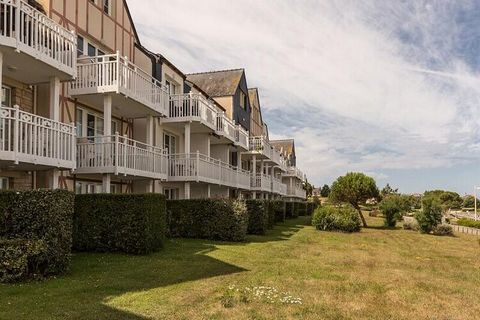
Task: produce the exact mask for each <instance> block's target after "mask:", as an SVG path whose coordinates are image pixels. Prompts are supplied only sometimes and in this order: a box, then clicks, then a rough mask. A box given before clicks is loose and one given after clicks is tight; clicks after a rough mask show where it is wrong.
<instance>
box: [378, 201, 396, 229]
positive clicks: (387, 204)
mask: <svg viewBox="0 0 480 320" xmlns="http://www.w3.org/2000/svg"><path fill="white" fill-rule="evenodd" d="M380 210H381V211H382V214H383V219H384V224H385V226H386V227H389V228H395V226H396V225H397V220H398V218H399V217H400V216H401V207H400V205H399V203H398V201H396V199H395V197H386V198H385V199H383V200H382V202H381V203H380Z"/></svg>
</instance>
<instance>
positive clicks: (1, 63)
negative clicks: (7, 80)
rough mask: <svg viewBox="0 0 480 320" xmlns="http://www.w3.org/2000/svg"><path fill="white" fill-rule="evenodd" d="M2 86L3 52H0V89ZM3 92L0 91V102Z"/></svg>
mask: <svg viewBox="0 0 480 320" xmlns="http://www.w3.org/2000/svg"><path fill="white" fill-rule="evenodd" d="M2 86H3V52H1V51H0V89H1V88H2ZM2 94H3V90H0V102H1V101H2V100H3V97H2Z"/></svg>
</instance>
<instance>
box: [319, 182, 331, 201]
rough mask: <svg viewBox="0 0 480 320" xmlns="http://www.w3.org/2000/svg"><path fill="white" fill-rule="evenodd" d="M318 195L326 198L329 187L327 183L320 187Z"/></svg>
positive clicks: (328, 193)
mask: <svg viewBox="0 0 480 320" xmlns="http://www.w3.org/2000/svg"><path fill="white" fill-rule="evenodd" d="M320 195H321V196H322V197H324V198H328V196H329V195H330V187H329V186H328V184H325V185H324V186H323V187H322V190H320Z"/></svg>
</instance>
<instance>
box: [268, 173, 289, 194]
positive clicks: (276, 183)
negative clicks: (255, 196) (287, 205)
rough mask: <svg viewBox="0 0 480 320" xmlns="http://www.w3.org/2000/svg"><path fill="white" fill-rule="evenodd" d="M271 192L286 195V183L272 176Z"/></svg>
mask: <svg viewBox="0 0 480 320" xmlns="http://www.w3.org/2000/svg"><path fill="white" fill-rule="evenodd" d="M272 193H275V194H279V195H281V196H286V195H287V185H286V184H285V183H283V182H282V180H281V179H278V178H275V177H273V178H272Z"/></svg>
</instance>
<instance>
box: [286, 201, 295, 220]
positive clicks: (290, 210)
mask: <svg viewBox="0 0 480 320" xmlns="http://www.w3.org/2000/svg"><path fill="white" fill-rule="evenodd" d="M294 215H295V203H294V202H289V201H287V202H285V219H292V218H293V217H294Z"/></svg>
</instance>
